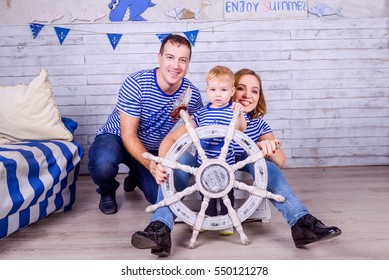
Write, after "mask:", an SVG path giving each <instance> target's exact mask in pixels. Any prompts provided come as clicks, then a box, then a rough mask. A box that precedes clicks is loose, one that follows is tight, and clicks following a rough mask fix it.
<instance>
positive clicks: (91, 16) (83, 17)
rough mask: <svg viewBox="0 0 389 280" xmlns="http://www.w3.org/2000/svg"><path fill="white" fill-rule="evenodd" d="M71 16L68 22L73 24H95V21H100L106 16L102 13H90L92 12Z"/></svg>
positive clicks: (81, 12) (87, 11) (86, 11)
mask: <svg viewBox="0 0 389 280" xmlns="http://www.w3.org/2000/svg"><path fill="white" fill-rule="evenodd" d="M71 15H72V17H71V19H70V22H74V21H89V22H95V21H97V20H99V19H102V18H104V17H105V16H106V14H104V13H103V12H99V11H92V10H84V11H78V12H73V13H72V14H71Z"/></svg>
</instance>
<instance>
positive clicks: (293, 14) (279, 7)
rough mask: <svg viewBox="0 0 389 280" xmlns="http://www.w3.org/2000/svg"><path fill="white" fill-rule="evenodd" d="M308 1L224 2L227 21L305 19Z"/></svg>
mask: <svg viewBox="0 0 389 280" xmlns="http://www.w3.org/2000/svg"><path fill="white" fill-rule="evenodd" d="M307 11H308V1H281V0H273V1H262V0H237V1H232V0H224V18H225V19H258V18H304V17H307V16H308V13H307Z"/></svg>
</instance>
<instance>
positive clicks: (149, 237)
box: [131, 221, 172, 257]
mask: <svg viewBox="0 0 389 280" xmlns="http://www.w3.org/2000/svg"><path fill="white" fill-rule="evenodd" d="M131 244H132V246H134V247H135V248H138V249H151V253H152V254H154V255H157V256H160V257H168V256H169V255H170V249H171V247H172V242H171V239H170V229H169V227H168V226H167V225H166V224H165V223H163V222H160V221H154V222H151V223H150V224H149V225H148V226H147V227H146V228H145V230H144V231H137V232H135V233H134V234H133V236H132V238H131Z"/></svg>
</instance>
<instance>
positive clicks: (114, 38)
mask: <svg viewBox="0 0 389 280" xmlns="http://www.w3.org/2000/svg"><path fill="white" fill-rule="evenodd" d="M122 35H123V34H115V33H107V36H108V39H109V41H110V42H111V45H112V48H113V49H116V46H117V45H118V44H119V41H120V38H122Z"/></svg>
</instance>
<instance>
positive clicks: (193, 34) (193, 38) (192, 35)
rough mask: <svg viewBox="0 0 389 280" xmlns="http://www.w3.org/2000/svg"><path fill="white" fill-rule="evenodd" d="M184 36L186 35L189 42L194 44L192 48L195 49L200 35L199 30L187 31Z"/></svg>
mask: <svg viewBox="0 0 389 280" xmlns="http://www.w3.org/2000/svg"><path fill="white" fill-rule="evenodd" d="M184 34H185V36H186V38H188V40H189V42H190V43H191V44H192V46H193V47H194V45H195V43H196V38H197V34H199V31H198V30H192V31H186V32H184Z"/></svg>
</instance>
